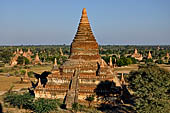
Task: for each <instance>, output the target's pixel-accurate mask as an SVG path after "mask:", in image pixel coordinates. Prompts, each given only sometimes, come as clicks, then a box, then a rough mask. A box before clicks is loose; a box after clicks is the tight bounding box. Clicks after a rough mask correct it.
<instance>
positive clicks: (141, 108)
mask: <svg viewBox="0 0 170 113" xmlns="http://www.w3.org/2000/svg"><path fill="white" fill-rule="evenodd" d="M128 80H129V84H130V88H131V89H132V91H133V92H134V96H135V97H134V98H135V99H134V109H135V110H136V111H137V112H139V113H168V112H169V111H170V108H169V106H170V73H169V72H167V71H165V70H163V69H161V68H159V67H158V66H156V65H153V64H147V65H141V66H139V69H138V71H133V72H131V73H130V74H129V77H128Z"/></svg>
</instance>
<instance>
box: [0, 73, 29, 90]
mask: <svg viewBox="0 0 170 113" xmlns="http://www.w3.org/2000/svg"><path fill="white" fill-rule="evenodd" d="M20 81H21V79H20V77H15V76H11V77H7V76H2V75H1V76H0V91H8V90H9V89H10V88H11V86H14V88H13V89H14V90H18V89H21V88H28V87H31V84H30V83H22V84H21V83H19V82H20Z"/></svg>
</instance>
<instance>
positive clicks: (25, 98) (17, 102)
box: [4, 93, 34, 109]
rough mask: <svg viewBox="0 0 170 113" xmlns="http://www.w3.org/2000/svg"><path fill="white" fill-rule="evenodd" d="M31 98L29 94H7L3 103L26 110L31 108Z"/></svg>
mask: <svg viewBox="0 0 170 113" xmlns="http://www.w3.org/2000/svg"><path fill="white" fill-rule="evenodd" d="M33 98H34V97H33V96H31V95H30V94H29V93H24V94H17V93H8V94H7V95H6V96H5V98H4V102H5V103H9V104H10V105H12V106H14V107H15V106H17V107H18V108H20V109H22V108H26V109H28V107H29V106H31V104H32V102H33Z"/></svg>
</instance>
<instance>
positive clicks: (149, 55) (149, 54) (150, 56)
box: [147, 51, 152, 59]
mask: <svg viewBox="0 0 170 113" xmlns="http://www.w3.org/2000/svg"><path fill="white" fill-rule="evenodd" d="M147 58H148V59H152V55H151V52H150V51H149V53H148V57H147Z"/></svg>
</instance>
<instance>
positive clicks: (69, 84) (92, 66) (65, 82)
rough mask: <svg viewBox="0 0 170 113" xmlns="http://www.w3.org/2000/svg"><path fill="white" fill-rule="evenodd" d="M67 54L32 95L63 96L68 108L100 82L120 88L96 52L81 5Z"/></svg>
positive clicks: (115, 78) (111, 71)
mask: <svg viewBox="0 0 170 113" xmlns="http://www.w3.org/2000/svg"><path fill="white" fill-rule="evenodd" d="M70 53H71V54H70V56H69V58H68V59H67V60H66V61H65V62H64V64H63V65H61V66H59V68H58V66H57V65H55V66H54V67H55V68H53V69H52V74H51V75H49V76H48V82H47V84H46V85H45V87H43V86H42V85H39V86H38V87H37V88H36V89H35V97H36V98H39V97H41V98H62V99H64V98H65V99H64V100H65V104H66V107H67V108H71V107H72V106H71V105H72V104H73V103H75V102H77V101H78V100H84V99H85V98H86V97H87V96H88V95H90V94H94V93H95V89H96V87H97V85H98V84H99V83H100V82H101V81H105V80H108V81H114V82H115V84H116V86H120V87H121V84H120V81H119V79H118V78H117V76H116V75H115V74H114V73H113V68H111V67H110V66H108V65H107V64H106V62H105V61H104V60H103V59H102V58H101V57H100V55H99V46H98V44H97V42H96V39H95V37H94V35H93V33H92V30H91V27H90V23H89V21H88V17H87V12H86V9H85V8H84V9H83V11H82V16H81V19H80V23H79V26H78V30H77V33H76V35H75V37H74V39H73V42H72V43H71V47H70ZM55 64H56V63H55ZM56 66H57V67H56Z"/></svg>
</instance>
